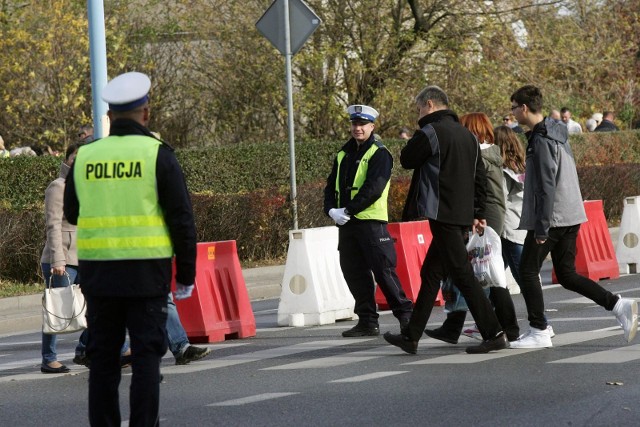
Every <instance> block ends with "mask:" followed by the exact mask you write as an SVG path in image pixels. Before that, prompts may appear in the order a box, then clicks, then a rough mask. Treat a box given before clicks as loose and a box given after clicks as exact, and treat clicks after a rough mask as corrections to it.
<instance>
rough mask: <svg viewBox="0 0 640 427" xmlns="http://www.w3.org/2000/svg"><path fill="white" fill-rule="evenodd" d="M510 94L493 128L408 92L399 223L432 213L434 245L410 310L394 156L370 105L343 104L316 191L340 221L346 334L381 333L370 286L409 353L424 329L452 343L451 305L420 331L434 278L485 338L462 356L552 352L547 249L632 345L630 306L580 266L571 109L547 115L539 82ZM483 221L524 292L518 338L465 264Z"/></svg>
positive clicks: (506, 300)
mask: <svg viewBox="0 0 640 427" xmlns="http://www.w3.org/2000/svg"><path fill="white" fill-rule="evenodd" d="M510 101H511V112H510V114H508V115H505V116H504V120H503V122H504V124H503V125H501V126H498V127H495V128H494V127H493V126H492V124H491V121H490V120H489V117H488V116H487V115H486V114H484V113H481V112H474V113H469V114H465V115H462V116H458V115H457V114H456V113H455V112H454V111H452V110H451V109H450V108H449V100H448V96H447V94H446V93H445V92H444V91H443V90H442V89H440V88H439V87H437V86H427V87H426V88H424V89H423V90H422V91H421V92H420V93H419V94H418V95H417V96H416V98H415V103H416V110H417V111H418V130H416V131H415V132H414V133H413V136H411V137H409V138H408V140H407V142H406V145H405V146H404V148H403V149H402V151H401V155H400V164H401V165H402V167H403V168H405V169H410V170H413V176H412V179H411V183H410V186H409V191H408V195H407V200H406V203H405V207H404V210H403V215H402V220H403V221H413V220H425V219H427V220H429V226H430V229H431V234H432V242H431V244H430V246H429V248H428V250H427V254H426V256H425V259H424V261H423V265H422V268H421V272H420V277H421V281H422V283H421V287H420V290H419V292H418V296H417V298H416V301H415V302H414V305H413V308H412V309H411V310H409V309H408V308H409V307H408V306H406V305H405V303H404V302H405V299H406V297H405V295H404V292H402V288H401V286H400V285H399V283H398V281H397V279H396V278H397V276H396V274H395V268H396V257H395V252H394V249H393V246H392V245H388V242H389V240H390V239H389V237H388V232H387V231H386V222H387V210H386V206H387V198H388V194H389V191H390V188H389V181H390V175H391V174H390V167H391V166H392V164H393V163H392V162H393V159H392V157H391V155H390V154H389V152H388V150H387V149H386V148H385V147H384V145H383V144H382V142H381V141H380V140H379V139H378V138H376V136H375V134H374V133H373V129H374V127H375V121H376V119H377V118H378V115H379V113H378V111H376V110H375V109H374V108H372V107H370V106H367V105H351V106H349V108H348V109H347V112H348V114H349V116H350V119H351V139H349V141H347V143H346V144H345V145H344V146H343V147H342V149H341V150H340V152H339V153H338V154H337V156H336V159H335V161H334V164H333V168H332V171H331V173H330V174H329V176H328V178H327V183H326V187H325V190H324V211H325V213H326V214H327V215H328V216H329V217H330V218H331V219H333V221H334V222H335V224H336V226H338V227H339V242H338V251H339V253H340V266H341V268H342V271H343V275H344V277H345V280H346V282H347V285H348V287H349V289H350V291H351V293H352V294H353V296H354V299H355V301H356V302H355V312H356V314H358V316H359V320H358V323H357V324H356V326H354V327H353V328H352V329H351V330H349V331H346V332H345V333H343V335H344V336H370V335H378V334H379V328H378V324H377V313H376V311H375V304H374V291H375V282H378V283H379V284H380V286H381V288H382V289H383V292H384V294H385V295H386V296H387V298H388V299H389V304H390V306H391V307H392V310H393V313H394V315H395V316H396V317H397V318H398V320H399V323H400V333H392V332H386V333H385V334H384V339H385V340H386V341H387V342H388V343H390V344H392V345H394V346H397V347H399V348H401V349H402V350H403V351H405V352H407V353H411V354H415V353H417V350H418V341H419V340H420V339H421V337H422V334H423V333H424V334H426V335H427V336H429V337H431V338H435V339H438V340H442V341H444V342H447V343H451V344H457V342H458V338H459V336H460V335H461V333H462V328H463V325H464V322H465V318H466V311H465V310H452V311H450V312H449V313H448V314H447V318H446V320H445V322H444V324H443V325H442V326H441V327H439V328H436V329H425V327H426V325H427V322H428V320H429V317H430V316H431V312H432V309H433V306H434V303H435V300H436V297H437V295H438V292H439V290H440V287H441V285H442V284H443V283H444V281H445V280H450V281H451V282H452V283H453V285H454V287H455V288H457V289H458V291H459V293H460V294H462V297H463V298H464V300H465V302H466V306H467V307H468V311H470V312H471V314H472V316H473V318H474V320H475V323H476V327H477V333H478V334H479V336H480V337H481V338H480V339H481V343H480V344H478V345H471V346H468V347H467V348H466V351H467V353H472V354H473V353H488V352H490V351H495V350H501V349H505V348H548V347H552V346H553V344H552V341H551V339H552V338H553V336H554V331H553V328H552V327H551V326H550V325H549V324H548V322H547V318H546V317H545V315H544V299H543V293H542V284H541V281H540V269H541V267H542V263H543V261H544V259H545V258H546V257H547V255H549V254H551V260H552V263H553V266H554V269H555V271H556V274H557V277H558V281H559V283H560V284H561V285H562V286H563V287H565V288H566V289H568V290H571V291H574V292H576V293H578V294H580V295H582V296H585V297H587V298H589V299H591V300H592V301H594V302H595V303H596V304H598V305H600V306H602V307H603V308H604V309H605V310H607V311H609V312H612V314H613V316H614V318H615V319H616V320H617V322H618V323H619V324H620V326H621V327H622V330H623V336H624V339H625V341H627V342H631V340H633V338H634V337H635V335H636V332H637V328H638V306H637V303H636V301H635V300H633V299H629V298H622V297H620V296H619V295H614V294H612V293H611V292H609V291H607V290H606V289H604V288H602V287H601V286H600V285H599V284H597V283H596V282H594V281H592V280H590V279H588V278H586V277H583V276H581V275H579V274H578V273H577V272H576V267H575V255H576V239H577V235H578V231H579V230H580V224H582V223H584V222H585V221H586V220H587V218H586V214H585V211H584V205H583V203H582V196H581V192H580V186H579V182H578V175H577V170H576V165H575V162H574V159H573V154H572V151H571V147H570V144H569V135H570V134H571V133H577V132H581V131H582V129H581V126H580V125H579V124H578V123H576V122H575V121H573V120H572V119H571V112H570V111H569V109H567V108H562V109H561V110H559V111H557V110H553V111H550V113H549V115H548V116H546V117H545V116H544V115H543V113H542V111H543V97H542V92H541V91H540V89H539V88H537V87H535V86H531V85H528V86H523V87H521V88H519V89H518V90H516V91H515V92H514V93H513V94H512V95H511V97H510ZM612 119H613V117H612V116H610V115H605V114H603V117H602V122H601V123H600V125H599V126H598V127H596V128H595V129H598V128H600V129H605V128H606V129H607V130H615V129H613V128H612V127H611V126H610V125H609V123H612ZM520 124H521V125H522V126H524V127H526V128H527V129H528V132H527V134H526V135H527V138H528V142H527V144H526V153H525V149H524V144H523V143H522V142H521V141H520V139H519V137H518V136H517V134H516V132H522V131H523V129H522V127H521V126H520ZM603 124H604V126H603ZM516 129H517V130H516ZM600 131H602V130H600ZM404 133H406V131H405V130H403V134H404ZM403 134H401V136H402V137H404V135H403ZM488 227H490V228H492V229H493V230H494V231H495V232H497V233H498V234H499V235H500V237H501V239H500V246H501V249H502V251H501V254H500V255H501V256H502V257H501V258H502V263H503V265H504V267H505V268H506V267H507V266H508V267H510V268H511V269H512V270H513V274H514V278H515V280H516V282H517V283H518V285H519V286H520V289H521V291H522V295H523V297H524V300H525V304H526V308H527V319H528V321H529V330H528V331H527V332H526V333H524V334H520V330H519V325H518V321H517V314H516V311H515V306H514V304H513V301H512V299H511V295H510V293H509V291H508V290H507V289H506V287H505V286H506V284H505V286H491V287H490V288H489V289H487V290H486V292H485V290H483V288H482V285H481V284H480V282H479V280H478V277H477V276H476V275H475V273H474V270H473V268H472V266H471V263H470V261H469V258H470V255H469V254H468V253H467V248H466V241H467V240H468V239H469V236H470V235H471V234H473V233H478V234H483V233H484V232H485V230H486V229H487V228H488ZM489 252H490V251H489ZM374 279H375V281H374Z"/></svg>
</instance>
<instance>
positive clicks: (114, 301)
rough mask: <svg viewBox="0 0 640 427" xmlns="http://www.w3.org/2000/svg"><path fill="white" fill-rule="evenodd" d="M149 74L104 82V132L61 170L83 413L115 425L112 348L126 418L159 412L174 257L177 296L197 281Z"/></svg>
mask: <svg viewBox="0 0 640 427" xmlns="http://www.w3.org/2000/svg"><path fill="white" fill-rule="evenodd" d="M150 88H151V81H150V80H149V78H148V77H147V76H146V75H144V74H142V73H137V72H131V73H125V74H122V75H120V76H118V77H116V78H114V79H113V80H111V81H110V82H109V83H108V84H107V86H106V87H105V89H104V92H103V95H102V98H103V100H104V101H106V102H107V103H108V104H109V113H108V114H109V119H110V120H111V129H110V136H108V137H106V138H103V139H99V140H97V141H94V142H92V143H90V144H87V145H85V146H83V147H82V148H81V149H80V150H79V151H78V155H77V157H76V161H75V163H74V166H73V169H72V171H71V172H70V173H69V176H68V178H67V185H66V188H65V197H64V212H65V215H66V217H67V219H68V220H69V222H70V223H72V224H77V225H78V231H77V233H78V238H77V245H78V259H79V274H80V275H81V277H82V292H83V293H84V294H85V297H86V300H87V319H88V324H89V328H90V338H89V343H88V346H87V356H88V357H89V359H90V360H91V365H90V374H89V421H90V423H91V425H113V426H119V425H120V424H121V417H120V408H119V405H118V385H119V383H120V347H121V346H122V343H123V342H124V340H125V335H126V331H127V330H128V332H129V337H130V340H131V350H132V370H133V376H132V378H131V399H130V403H131V409H130V417H129V425H132V426H133V425H136V426H142V425H144V426H153V425H157V424H158V420H159V397H160V361H161V358H162V357H163V355H164V354H165V353H166V351H167V339H166V322H167V295H168V294H169V291H170V283H171V272H172V267H171V260H172V257H173V256H174V254H175V259H176V283H177V292H176V299H182V298H186V297H189V296H190V295H191V292H192V291H193V283H194V280H195V258H196V235H195V226H194V220H193V213H192V208H191V201H190V198H189V194H188V192H187V188H186V185H185V181H184V176H183V174H182V170H181V168H180V165H179V164H178V162H177V160H176V158H175V156H174V153H173V149H172V148H171V147H170V146H168V145H167V144H165V143H163V142H162V141H159V140H158V139H156V138H155V137H154V136H153V135H152V134H151V132H150V131H149V129H148V128H147V125H148V123H149V118H150V109H149V89H150Z"/></svg>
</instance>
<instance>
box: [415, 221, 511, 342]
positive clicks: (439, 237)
mask: <svg viewBox="0 0 640 427" xmlns="http://www.w3.org/2000/svg"><path fill="white" fill-rule="evenodd" d="M429 226H430V227H431V234H432V236H433V240H432V241H431V245H430V246H429V249H428V250H427V255H426V256H425V259H424V262H423V264H422V269H421V270H420V278H421V279H422V285H421V286H420V291H419V292H418V298H417V299H416V303H415V305H414V307H413V314H412V315H411V321H410V322H409V326H408V327H407V329H406V330H405V334H407V336H408V337H409V338H410V339H411V340H412V341H418V340H420V338H421V337H422V333H423V331H424V328H425V327H426V326H427V322H428V321H429V317H430V316H431V311H432V310H433V304H434V303H435V301H436V297H437V296H438V291H439V290H440V281H441V280H443V279H444V278H445V277H447V276H451V278H452V279H453V281H454V283H455V284H456V286H457V287H458V289H460V292H461V293H462V295H463V296H464V299H465V300H466V301H467V306H468V307H469V311H471V315H472V316H473V318H474V319H475V321H476V324H477V325H478V329H479V330H480V333H481V334H482V337H483V338H484V339H485V340H487V339H491V338H494V337H495V336H496V335H498V334H499V333H500V332H501V331H502V328H501V327H500V324H499V323H498V319H497V317H496V314H495V313H494V311H493V308H492V307H491V303H490V302H489V299H488V298H486V297H485V295H484V291H483V290H482V286H481V285H480V283H479V282H478V281H477V280H476V278H475V276H474V275H473V268H472V267H471V263H470V262H469V258H468V255H467V248H466V246H465V244H464V233H465V231H466V229H467V227H463V226H459V225H452V224H445V223H443V222H439V221H434V220H429Z"/></svg>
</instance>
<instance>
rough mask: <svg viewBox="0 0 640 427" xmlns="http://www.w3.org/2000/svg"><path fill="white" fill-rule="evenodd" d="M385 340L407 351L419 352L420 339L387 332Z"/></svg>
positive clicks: (411, 352)
mask: <svg viewBox="0 0 640 427" xmlns="http://www.w3.org/2000/svg"><path fill="white" fill-rule="evenodd" d="M384 340H385V341H386V342H388V343H389V344H391V345H395V346H396V347H400V348H401V349H402V350H403V351H404V352H406V353H409V354H416V353H417V352H418V341H411V340H410V339H409V338H408V337H407V336H406V335H402V334H392V333H391V332H385V334H384Z"/></svg>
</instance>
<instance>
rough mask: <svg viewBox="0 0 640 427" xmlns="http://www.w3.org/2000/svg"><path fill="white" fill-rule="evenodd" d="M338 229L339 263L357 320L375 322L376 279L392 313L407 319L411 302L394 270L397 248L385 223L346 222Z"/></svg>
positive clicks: (372, 323)
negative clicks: (353, 301) (353, 304)
mask: <svg viewBox="0 0 640 427" xmlns="http://www.w3.org/2000/svg"><path fill="white" fill-rule="evenodd" d="M338 233H339V239H338V242H339V243H338V250H339V251H340V267H341V268H342V274H343V275H344V279H345V281H346V282H347V285H348V286H349V290H350V291H351V294H352V295H353V298H354V299H355V301H356V304H355V307H354V312H355V313H356V314H357V315H358V317H359V319H360V320H359V321H358V323H359V324H362V325H364V326H370V327H373V326H378V317H379V314H378V310H377V307H376V300H375V291H376V287H375V286H376V283H378V286H379V287H380V290H381V291H382V293H383V294H384V296H385V298H386V299H387V302H388V303H389V308H390V309H391V311H392V312H393V315H394V316H395V317H396V318H398V319H399V320H402V319H408V318H409V316H410V315H411V309H412V305H413V304H412V302H411V300H409V299H408V298H407V296H406V295H405V293H404V290H403V289H402V285H401V284H400V279H398V275H397V274H396V250H395V248H394V246H393V239H392V238H391V236H390V235H389V231H388V230H387V224H386V223H382V222H378V221H358V222H353V223H347V224H346V225H344V226H342V227H340V228H339V231H338ZM374 278H375V282H374Z"/></svg>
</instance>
